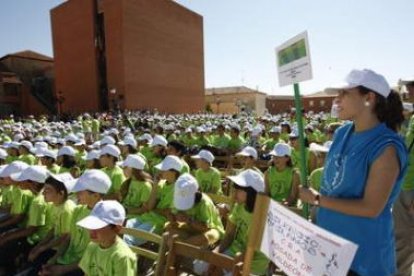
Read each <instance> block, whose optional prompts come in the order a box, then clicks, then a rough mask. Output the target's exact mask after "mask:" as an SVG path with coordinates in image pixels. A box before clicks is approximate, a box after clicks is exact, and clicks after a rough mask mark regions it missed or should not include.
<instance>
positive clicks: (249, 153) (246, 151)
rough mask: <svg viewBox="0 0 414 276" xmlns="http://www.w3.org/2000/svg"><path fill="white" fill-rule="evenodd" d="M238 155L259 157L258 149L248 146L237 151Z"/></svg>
mask: <svg viewBox="0 0 414 276" xmlns="http://www.w3.org/2000/svg"><path fill="white" fill-rule="evenodd" d="M236 155H238V156H247V157H253V159H257V150H256V149H255V148H253V147H250V146H247V147H245V148H243V149H242V151H240V152H238V153H236Z"/></svg>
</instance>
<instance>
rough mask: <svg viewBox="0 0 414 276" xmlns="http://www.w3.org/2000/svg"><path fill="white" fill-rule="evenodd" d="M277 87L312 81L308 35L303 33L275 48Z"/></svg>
mask: <svg viewBox="0 0 414 276" xmlns="http://www.w3.org/2000/svg"><path fill="white" fill-rule="evenodd" d="M276 60H277V69H278V73H279V86H285V85H289V84H294V83H299V82H301V81H305V80H310V79H312V65H311V58H310V51H309V42H308V33H307V32H303V33H301V34H299V35H297V36H295V37H293V38H291V39H289V40H288V41H286V42H285V43H283V44H282V45H280V46H279V47H277V48H276Z"/></svg>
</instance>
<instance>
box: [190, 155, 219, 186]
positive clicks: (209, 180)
mask: <svg viewBox="0 0 414 276" xmlns="http://www.w3.org/2000/svg"><path fill="white" fill-rule="evenodd" d="M191 158H192V159H195V163H196V167H197V170H196V171H195V173H194V176H195V178H196V179H197V182H198V184H199V185H200V191H201V192H202V193H213V194H222V193H223V191H222V187H221V176H220V171H219V170H218V169H216V168H214V167H213V166H212V165H213V161H214V155H213V154H212V153H211V152H210V151H208V150H200V152H199V153H198V154H197V155H193V156H191Z"/></svg>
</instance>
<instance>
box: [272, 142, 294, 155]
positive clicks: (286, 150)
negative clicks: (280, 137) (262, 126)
mask: <svg viewBox="0 0 414 276" xmlns="http://www.w3.org/2000/svg"><path fill="white" fill-rule="evenodd" d="M291 154H292V148H291V147H290V146H289V145H288V144H286V143H277V144H276V145H275V146H274V148H273V150H272V151H271V152H269V155H272V156H278V157H282V156H290V155H291Z"/></svg>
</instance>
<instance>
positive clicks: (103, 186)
mask: <svg viewBox="0 0 414 276" xmlns="http://www.w3.org/2000/svg"><path fill="white" fill-rule="evenodd" d="M110 187H111V179H110V178H109V176H108V175H107V174H106V173H104V172H103V171H101V170H97V169H91V170H87V171H86V172H84V173H83V174H82V175H81V176H80V177H79V178H78V179H77V180H76V182H75V183H74V187H73V189H72V192H74V193H76V192H81V191H86V190H88V191H91V192H95V193H98V194H106V193H107V192H108V190H109V188H110Z"/></svg>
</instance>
